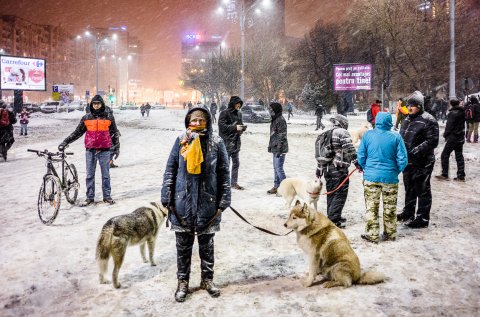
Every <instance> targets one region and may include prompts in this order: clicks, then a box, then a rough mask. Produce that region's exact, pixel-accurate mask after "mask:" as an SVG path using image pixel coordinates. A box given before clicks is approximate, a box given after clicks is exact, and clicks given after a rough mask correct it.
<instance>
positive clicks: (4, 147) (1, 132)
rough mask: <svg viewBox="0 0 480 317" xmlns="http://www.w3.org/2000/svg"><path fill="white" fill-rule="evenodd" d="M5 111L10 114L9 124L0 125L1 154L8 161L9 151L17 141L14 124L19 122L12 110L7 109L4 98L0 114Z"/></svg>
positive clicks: (0, 101) (1, 102)
mask: <svg viewBox="0 0 480 317" xmlns="http://www.w3.org/2000/svg"><path fill="white" fill-rule="evenodd" d="M4 111H5V112H6V113H7V115H8V124H6V125H5V126H0V154H1V155H2V157H3V159H4V160H5V161H6V160H7V152H8V150H9V149H10V148H11V147H12V145H13V143H14V142H15V138H14V136H13V125H14V124H15V123H16V122H17V118H16V116H15V114H14V113H13V112H12V111H9V110H8V109H7V104H6V103H5V102H4V101H3V100H0V116H2V115H3V112H4Z"/></svg>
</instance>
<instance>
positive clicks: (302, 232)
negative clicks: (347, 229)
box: [285, 200, 385, 288]
mask: <svg viewBox="0 0 480 317" xmlns="http://www.w3.org/2000/svg"><path fill="white" fill-rule="evenodd" d="M285 227H286V228H288V229H292V230H294V231H295V232H296V233H297V243H298V245H299V246H300V248H301V249H302V250H303V251H304V252H305V253H306V255H307V257H308V263H309V268H308V276H307V278H306V279H305V280H303V281H302V284H303V286H305V287H309V286H311V285H312V284H313V282H314V281H315V278H316V277H317V275H318V274H322V275H323V279H322V282H325V284H324V287H325V288H329V287H335V286H343V287H350V286H352V284H377V283H381V282H383V281H384V280H385V276H384V275H383V274H382V273H378V272H373V271H369V272H364V273H363V274H362V271H361V269H360V261H359V259H358V257H357V255H356V254H355V251H353V249H352V247H351V245H350V242H349V241H348V239H347V237H346V236H345V234H344V233H343V231H342V230H340V229H338V228H337V226H335V225H334V224H333V222H331V221H330V220H329V219H328V218H327V217H325V216H324V215H323V214H321V213H319V212H317V211H315V210H313V209H311V208H308V206H307V204H303V206H302V204H301V203H300V202H299V201H298V200H297V202H296V203H295V206H294V207H293V209H292V210H291V211H290V216H289V218H288V220H287V222H285Z"/></svg>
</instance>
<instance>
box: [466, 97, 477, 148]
mask: <svg viewBox="0 0 480 317" xmlns="http://www.w3.org/2000/svg"><path fill="white" fill-rule="evenodd" d="M465 121H466V122H467V134H466V140H467V143H471V142H472V134H473V142H474V143H478V124H479V122H480V103H479V102H478V99H477V97H475V96H472V97H470V100H469V101H468V102H467V103H466V104H465Z"/></svg>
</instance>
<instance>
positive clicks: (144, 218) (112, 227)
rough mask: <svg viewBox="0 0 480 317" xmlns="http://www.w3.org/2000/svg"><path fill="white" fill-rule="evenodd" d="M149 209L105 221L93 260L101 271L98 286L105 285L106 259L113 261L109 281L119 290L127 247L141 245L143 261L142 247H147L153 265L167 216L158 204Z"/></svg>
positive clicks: (142, 250)
mask: <svg viewBox="0 0 480 317" xmlns="http://www.w3.org/2000/svg"><path fill="white" fill-rule="evenodd" d="M150 204H151V205H150V206H148V207H140V208H138V209H136V210H135V211H134V212H132V213H131V214H128V215H120V216H117V217H113V218H111V219H110V220H108V221H107V222H106V223H105V224H104V225H103V228H102V232H101V233H100V236H99V237H98V242H97V254H96V260H97V263H98V266H99V269H100V284H104V283H108V281H106V280H105V279H104V277H103V275H104V274H105V273H106V272H107V269H108V260H109V258H110V256H112V258H113V263H114V267H113V272H112V282H113V286H114V287H115V288H120V286H121V285H120V283H119V282H118V272H119V271H120V267H121V266H122V263H123V258H124V256H125V251H126V250H127V246H129V245H135V244H140V253H141V255H142V259H143V262H145V263H147V262H148V261H147V259H146V257H145V244H148V255H149V258H150V263H151V265H152V266H155V265H156V264H155V261H154V260H153V251H154V250H155V239H156V238H157V234H158V231H159V230H160V226H161V225H162V223H163V221H164V220H165V217H166V216H167V213H168V211H167V209H166V208H165V207H163V206H162V205H161V204H158V203H153V202H152V203H150Z"/></svg>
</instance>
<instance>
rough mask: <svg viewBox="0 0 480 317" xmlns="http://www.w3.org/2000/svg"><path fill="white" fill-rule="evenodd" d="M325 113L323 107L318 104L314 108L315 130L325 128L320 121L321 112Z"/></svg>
mask: <svg viewBox="0 0 480 317" xmlns="http://www.w3.org/2000/svg"><path fill="white" fill-rule="evenodd" d="M324 113H325V108H324V107H323V106H322V105H321V104H318V105H317V107H316V108H315V116H317V127H316V128H315V131H317V130H318V129H320V128H321V129H322V130H323V129H325V125H324V124H323V123H322V118H323V114H324Z"/></svg>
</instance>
